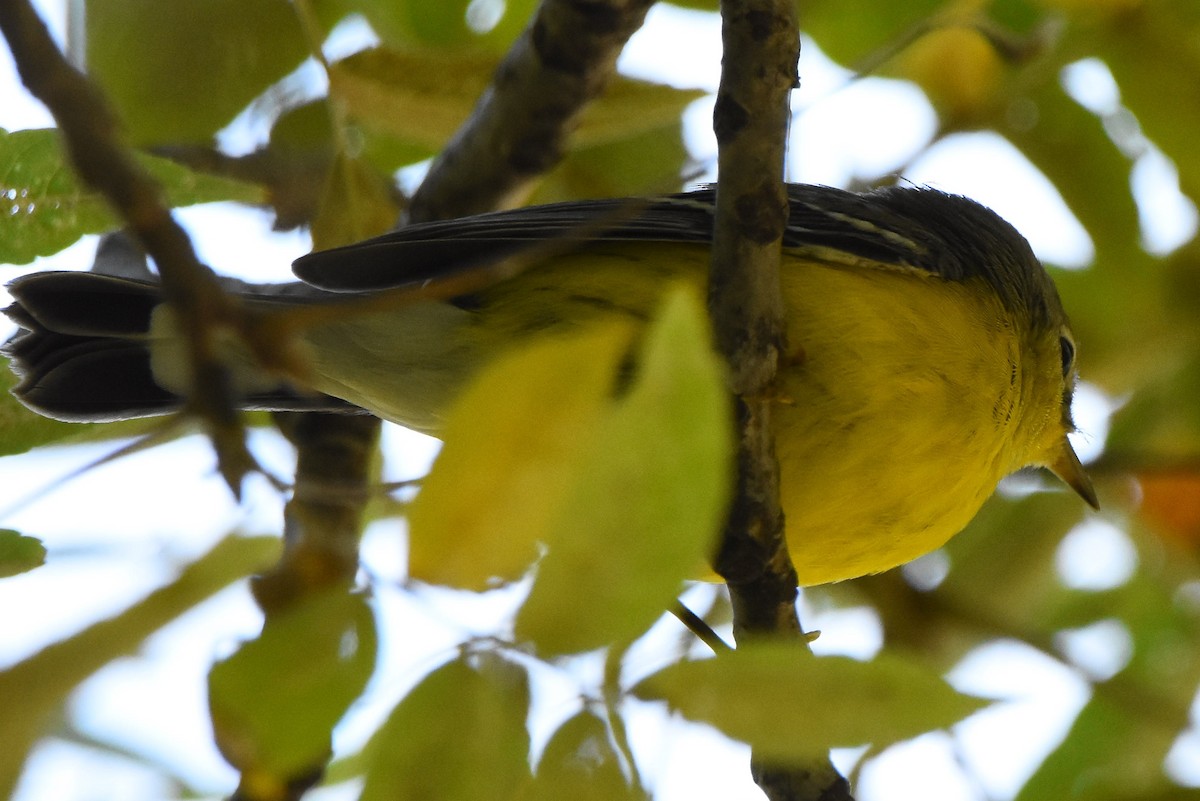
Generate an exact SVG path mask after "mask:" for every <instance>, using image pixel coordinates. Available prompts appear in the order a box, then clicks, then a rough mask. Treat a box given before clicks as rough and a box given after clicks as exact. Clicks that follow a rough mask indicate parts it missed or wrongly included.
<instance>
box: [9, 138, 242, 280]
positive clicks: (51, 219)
mask: <svg viewBox="0 0 1200 801" xmlns="http://www.w3.org/2000/svg"><path fill="white" fill-rule="evenodd" d="M140 159H141V162H142V165H143V166H144V167H146V168H147V169H148V170H149V172H150V174H151V175H152V176H153V177H154V178H155V179H157V180H158V181H159V182H160V184H161V185H162V187H163V190H164V193H165V196H166V202H167V203H168V204H169V205H171V206H189V205H192V204H195V203H211V202H214V201H219V200H237V201H241V202H243V203H257V202H261V201H262V199H263V194H262V191H261V190H259V189H258V188H256V187H253V186H250V185H248V184H244V183H241V182H239V181H233V180H230V179H228V178H218V177H215V176H210V175H203V174H200V173H196V172H193V171H191V170H189V169H188V168H186V167H183V166H180V165H178V164H175V163H174V162H171V161H169V160H167V159H163V158H157V157H155V156H141V157H140ZM0 202H3V203H4V204H5V205H6V206H7V208H6V209H5V211H6V212H7V213H5V214H0V263H7V264H27V263H28V262H30V261H33V259H34V258H36V257H37V256H46V255H49V254H51V253H57V252H58V251H60V250H62V249H63V248H65V247H67V246H68V245H70V244H72V243H73V242H75V241H76V240H78V239H79V238H80V237H81V236H83V235H85V234H94V233H99V232H101V231H109V230H112V229H114V228H117V227H120V222H119V221H118V220H117V218H116V216H115V215H114V214H113V213H112V211H111V210H110V209H109V207H108V204H107V203H106V202H105V201H104V199H103V198H102V197H101V196H100V195H99V194H97V193H95V192H92V191H89V190H88V189H86V188H85V187H83V186H82V185H81V184H80V182H79V179H78V178H76V176H75V173H74V172H73V171H72V170H71V167H70V165H69V163H68V162H67V159H66V154H65V153H63V151H62V148H61V147H60V144H59V137H58V132H57V131H55V130H51V129H41V130H27V131H14V132H12V133H8V132H5V131H0Z"/></svg>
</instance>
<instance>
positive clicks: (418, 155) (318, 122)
mask: <svg viewBox="0 0 1200 801" xmlns="http://www.w3.org/2000/svg"><path fill="white" fill-rule="evenodd" d="M347 133H348V135H349V138H350V139H351V140H352V141H354V142H355V143H356V146H358V147H361V151H360V153H361V158H362V159H363V160H364V161H367V162H369V163H370V164H371V165H372V166H373V167H375V169H376V170H378V171H379V172H380V173H383V174H390V173H392V172H395V171H396V170H398V169H400V168H401V167H405V166H408V165H409V164H413V163H414V162H417V161H421V160H422V159H427V158H429V157H430V156H432V155H434V153H435V152H436V151H435V150H434V149H433V148H432V147H427V146H423V145H418V144H415V143H413V142H408V141H405V140H403V139H400V138H398V137H396V136H393V135H392V134H389V133H386V132H382V131H379V130H376V129H374V128H368V127H364V126H362V125H358V124H356V123H354V122H350V123H349V130H348V132H347ZM270 149H271V150H272V151H273V152H276V153H280V152H282V153H288V154H292V155H294V156H295V157H299V158H302V159H310V160H311V159H329V160H332V158H333V153H334V152H335V151H336V149H337V148H336V146H335V144H334V141H333V129H332V127H331V123H330V119H329V101H328V99H326V98H321V99H318V100H313V101H310V102H308V103H304V104H303V105H300V106H297V107H295V108H293V109H291V110H290V111H287V112H286V113H284V114H282V115H280V117H279V119H277V120H276V121H275V125H274V126H272V127H271V142H270Z"/></svg>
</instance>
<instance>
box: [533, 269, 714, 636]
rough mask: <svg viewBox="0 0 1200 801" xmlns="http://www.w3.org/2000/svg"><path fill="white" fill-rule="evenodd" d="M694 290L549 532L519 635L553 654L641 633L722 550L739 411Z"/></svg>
mask: <svg viewBox="0 0 1200 801" xmlns="http://www.w3.org/2000/svg"><path fill="white" fill-rule="evenodd" d="M711 341H712V337H711V334H710V332H709V330H708V325H707V317H706V315H705V313H704V310H703V306H702V305H701V303H700V301H699V299H698V298H697V297H696V295H695V293H694V292H693V291H691V290H690V288H680V289H677V290H675V291H673V292H670V293H668V295H667V296H666V299H665V301H664V303H663V306H662V310H661V312H660V313H659V316H658V318H657V320H656V321H655V322H654V323H652V324H651V326H650V328H649V330H648V331H647V332H646V334H645V341H644V343H643V344H642V348H641V352H640V354H639V359H638V362H637V369H636V371H635V373H634V378H633V384H632V386H630V387H629V388H628V389H627V390H626V391H625V392H624V394H623V395H622V396H621V397H620V398H619V399H618V400H617V402H616V404H615V405H614V407H613V408H612V409H611V411H610V412H608V413H607V414H605V415H604V416H602V417H600V418H598V419H597V420H596V424H595V428H596V431H595V433H594V436H593V437H591V438H589V441H588V442H587V443H586V446H585V448H584V449H582V450H581V451H580V453H579V455H578V460H577V462H576V463H575V464H573V465H571V466H570V468H571V472H572V473H573V474H574V481H573V482H572V484H571V485H570V486H569V487H567V491H566V493H565V496H564V498H563V503H562V506H561V507H560V508H559V509H558V510H557V514H556V515H555V518H554V519H553V520H552V523H551V527H550V529H549V533H548V535H547V537H546V543H547V547H548V551H547V554H546V556H545V557H544V558H543V559H542V562H541V563H540V565H539V566H538V571H537V577H536V579H535V581H534V584H533V588H532V590H531V591H530V594H529V598H528V599H526V601H525V604H524V605H523V606H522V607H521V610H520V611H519V612H518V614H517V622H516V636H517V638H518V639H522V640H529V641H532V642H533V643H535V644H536V646H537V648H538V650H539V652H541V653H543V654H563V653H570V652H577V651H584V650H589V649H592V648H597V647H601V646H604V645H607V644H609V643H612V642H614V641H618V642H619V641H622V640H631V639H633V638H635V637H637V636H638V635H639V634H640V633H641V632H643V631H644V630H645V629H646V628H647V627H649V625H650V624H651V623H652V622H653V621H654V620H655V619H656V618H658V617H659V616H660V615H661V614H662V612H663V611H664V610H665V609H667V608H668V607H669V606H670V604H671V602H672V600H673V599H674V598H675V597H676V595H677V594H678V593H679V590H680V587H681V586H682V583H683V581H684V580H685V579H687V578H692V577H695V575H696V573H697V571H698V570H699V568H700V566H701V565H702V564H703V563H704V562H705V560H706V559H707V558H708V557H709V556H711V552H712V549H713V547H714V545H715V542H716V536H717V533H718V531H719V530H720V527H721V524H722V523H723V522H724V515H725V508H726V503H727V501H728V495H729V490H730V486H731V484H732V481H731V470H732V464H731V457H732V447H731V446H732V435H731V432H730V423H731V414H730V411H729V406H728V399H727V397H726V390H725V384H724V380H723V370H722V365H721V363H720V361H719V360H718V358H717V356H716V355H715V354H713V352H712V351H711V349H710V346H709V344H708V343H709V342H711Z"/></svg>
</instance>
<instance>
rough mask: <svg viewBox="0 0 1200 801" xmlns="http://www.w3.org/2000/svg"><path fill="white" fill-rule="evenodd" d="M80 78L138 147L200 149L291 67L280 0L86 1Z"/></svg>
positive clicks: (293, 50) (293, 35)
mask: <svg viewBox="0 0 1200 801" xmlns="http://www.w3.org/2000/svg"><path fill="white" fill-rule="evenodd" d="M86 18H87V57H88V72H89V73H90V74H91V75H92V76H93V77H94V78H95V79H96V80H97V81H98V82H99V83H100V85H101V86H102V87H103V88H104V90H105V91H106V92H107V94H108V96H109V97H110V99H111V100H112V101H113V103H114V104H115V105H116V107H117V109H118V111H119V113H120V116H121V121H122V123H123V126H124V128H125V129H126V131H127V132H128V134H129V135H130V137H131V138H132V139H133V141H134V142H135V143H136V144H139V145H158V144H182V143H207V142H209V141H210V140H211V138H212V136H213V134H215V133H216V132H217V131H218V130H220V129H221V128H223V127H225V125H227V124H228V123H229V121H230V120H232V119H233V118H234V117H235V116H236V115H237V114H238V113H239V112H241V111H242V109H244V108H245V107H246V106H247V104H249V103H250V101H251V100H253V99H254V98H256V97H258V96H259V95H261V94H262V93H263V92H264V91H265V90H266V89H267V88H268V87H269V86H271V85H272V84H273V83H275V82H276V81H278V80H279V79H280V78H283V77H284V76H285V75H287V74H288V73H289V72H291V71H292V70H294V69H295V68H296V67H297V66H299V64H300V62H301V61H303V60H304V58H305V57H306V56H308V53H309V51H308V46H307V44H306V43H305V40H304V37H303V35H302V33H301V30H300V25H299V23H298V21H297V18H296V13H295V11H294V10H293V8H292V6H291V3H289V2H287V0H203V2H194V1H193V0H88V3H87V15H86Z"/></svg>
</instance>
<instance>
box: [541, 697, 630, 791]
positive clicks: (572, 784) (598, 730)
mask: <svg viewBox="0 0 1200 801" xmlns="http://www.w3.org/2000/svg"><path fill="white" fill-rule="evenodd" d="M646 797H647V796H646V794H645V792H644V791H642V790H640V789H638V788H634V787H630V786H629V782H627V781H626V780H625V774H624V773H623V772H622V771H621V761H620V758H619V757H618V755H617V751H616V749H615V748H613V745H612V741H611V739H610V738H609V736H608V727H607V726H606V725H605V723H604V721H603V720H602V719H601V718H600V717H598V716H597V715H596V714H595V713H593V712H590V711H586V710H585V711H583V712H580V713H579V714H577V715H575V716H573V717H571V718H568V719H567V720H566V721H564V722H563V724H562V725H561V726H559V727H558V730H557V731H555V732H554V734H553V736H551V737H550V741H549V742H548V743H546V749H545V750H544V751H543V752H542V758H541V760H540V761H539V762H538V766H537V775H536V776H535V777H534V781H533V785H532V787H531V788H530V792H529V795H528V796H526V798H528V799H529V801H560V799H565V798H569V799H572V801H622V800H623V799H628V801H634V799H644V798H646Z"/></svg>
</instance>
